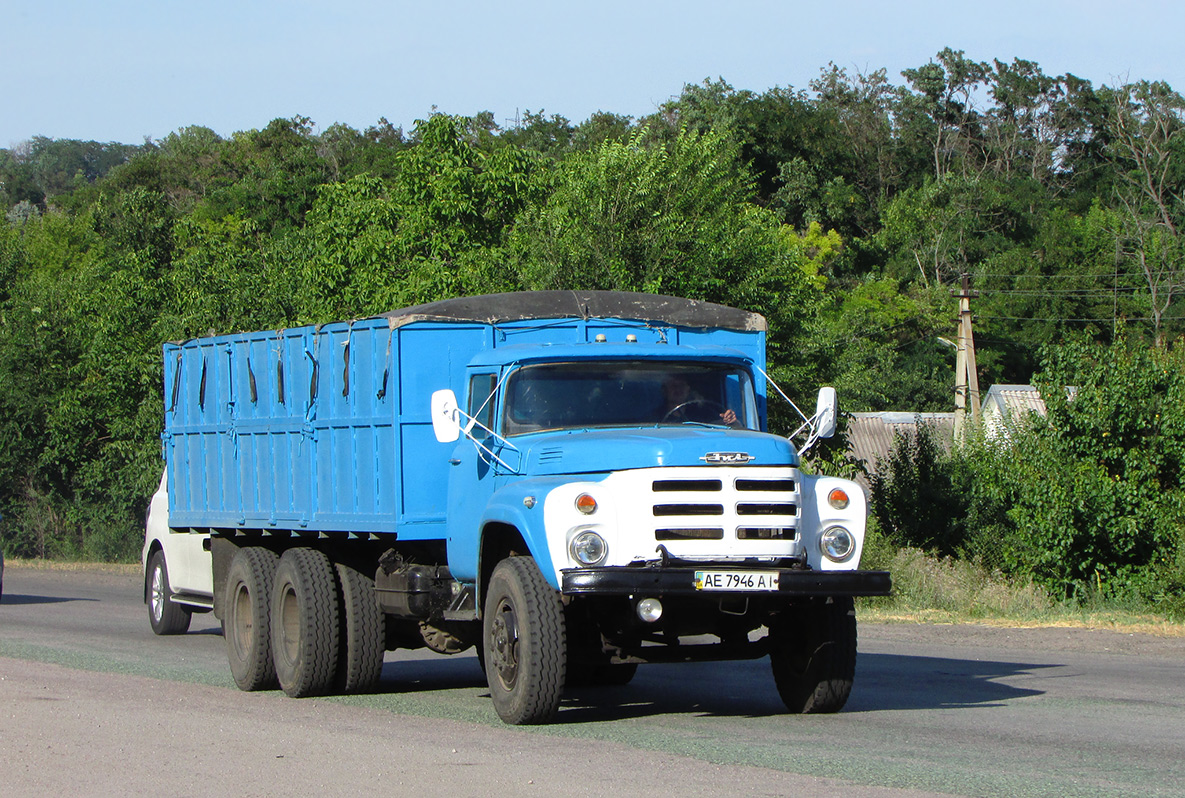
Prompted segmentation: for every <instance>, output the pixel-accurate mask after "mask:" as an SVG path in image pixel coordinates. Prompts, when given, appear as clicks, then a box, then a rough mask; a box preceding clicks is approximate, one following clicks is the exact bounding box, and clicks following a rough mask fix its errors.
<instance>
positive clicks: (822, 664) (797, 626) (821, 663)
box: [769, 596, 856, 714]
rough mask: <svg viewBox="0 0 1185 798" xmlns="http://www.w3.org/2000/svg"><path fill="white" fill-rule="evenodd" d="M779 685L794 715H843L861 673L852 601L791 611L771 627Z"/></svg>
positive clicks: (772, 661) (772, 660)
mask: <svg viewBox="0 0 1185 798" xmlns="http://www.w3.org/2000/svg"><path fill="white" fill-rule="evenodd" d="M769 634H770V638H771V640H770V642H771V644H772V648H771V650H770V657H769V659H770V664H771V666H772V667H773V673H774V683H775V684H776V685H777V687H778V694H779V695H780V696H781V697H782V701H783V703H785V704H786V708H787V709H789V710H790V711H791V712H800V713H802V714H818V713H824V712H839V711H840V710H841V709H843V705H844V704H845V703H847V700H848V696H849V695H850V694H851V692H852V678H853V677H854V676H855V673H856V612H855V609H854V607H853V604H852V599H851V597H847V596H844V597H838V598H831V599H828V600H827V603H825V604H813V605H809V606H803V607H790V608H788V609H787V610H786V612H784V613H783V614H782V615H781V616H780V617H779V618H778V619H777V620H776V621H775V622H773V623H772V624H770V630H769Z"/></svg>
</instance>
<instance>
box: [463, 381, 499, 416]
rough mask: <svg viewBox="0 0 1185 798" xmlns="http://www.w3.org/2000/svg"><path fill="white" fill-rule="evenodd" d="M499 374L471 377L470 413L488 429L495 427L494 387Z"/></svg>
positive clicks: (496, 384)
mask: <svg viewBox="0 0 1185 798" xmlns="http://www.w3.org/2000/svg"><path fill="white" fill-rule="evenodd" d="M497 386H498V375H496V374H475V375H473V376H472V377H470V378H469V408H468V412H469V415H471V416H473V417H474V418H476V419H477V423H478V424H481V425H482V426H483V427H485V428H486V429H493V428H494V396H493V394H494V389H495V388H496V387H497Z"/></svg>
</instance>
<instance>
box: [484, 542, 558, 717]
mask: <svg viewBox="0 0 1185 798" xmlns="http://www.w3.org/2000/svg"><path fill="white" fill-rule="evenodd" d="M482 623H483V635H482V637H483V640H484V649H485V670H486V681H487V682H489V686H490V697H491V698H493V701H494V709H495V710H496V711H497V713H498V717H500V718H502V720H503V721H505V722H506V723H510V724H515V725H522V724H530V723H546V722H547V721H549V720H551V719H552V718H553V717H554V716H555V713H556V711H557V710H558V709H559V706H560V697H561V696H562V694H563V689H564V675H565V664H566V656H565V650H566V645H565V641H564V611H563V606H562V605H561V604H560V597H559V594H558V593H556V591H555V590H553V589H552V588H551V585H549V584H548V583H547V580H546V579H545V578H544V577H543V574H542V573H541V572H540V571H539V567H538V566H537V565H536V564H535V561H534V560H532V559H530V558H529V557H510V558H507V559H505V560H502V562H500V563H498V565H497V566H496V567H495V568H494V573H493V575H492V576H491V577H490V584H489V587H488V588H487V590H486V599H485V612H484V618H483V621H482Z"/></svg>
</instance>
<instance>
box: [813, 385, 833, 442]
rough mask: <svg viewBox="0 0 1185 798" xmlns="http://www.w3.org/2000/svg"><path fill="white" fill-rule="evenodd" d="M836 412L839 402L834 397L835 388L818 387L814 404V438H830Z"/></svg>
mask: <svg viewBox="0 0 1185 798" xmlns="http://www.w3.org/2000/svg"><path fill="white" fill-rule="evenodd" d="M838 413H839V402H838V400H837V399H836V398H835V389H834V388H831V387H827V388H820V389H819V401H818V403H817V404H816V405H815V424H816V426H815V437H816V438H830V437H831V436H832V435H834V434H835V420H836V418H837V417H838Z"/></svg>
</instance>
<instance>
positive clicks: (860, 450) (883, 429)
mask: <svg viewBox="0 0 1185 798" xmlns="http://www.w3.org/2000/svg"><path fill="white" fill-rule="evenodd" d="M919 423H921V424H931V425H933V426H934V427H935V428H936V429H937V431H938V437H939V440H941V441H943V442H944V443H946V444H947V445H949V444H950V443H951V442H952V441H953V440H954V431H955V414H954V413H910V412H881V413H852V417H851V419H850V420H849V421H848V427H847V435H848V452H849V453H851V454H852V456H853V457H855V458H857V459H858V460H860V462H862V463H863V464H864V467H865V468H866V469H868V472H869V473H870V474H871V473H873V472H874V471H876V467H877V463H879V462H880V461H881V460H883V459H884V458H886V457H888V456H889V453H890V452H891V451H893V443H894V441H895V440H896V437H897V435H898V434H905V435H912V434H914V433H915V431H916V430H917V427H918V424H919Z"/></svg>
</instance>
